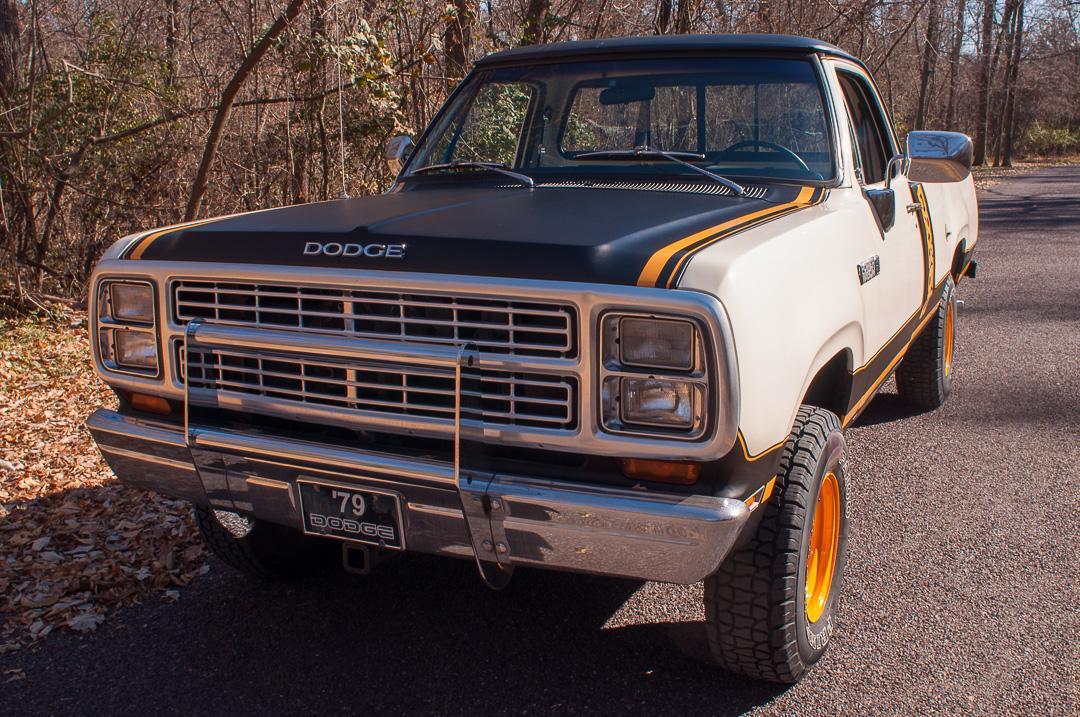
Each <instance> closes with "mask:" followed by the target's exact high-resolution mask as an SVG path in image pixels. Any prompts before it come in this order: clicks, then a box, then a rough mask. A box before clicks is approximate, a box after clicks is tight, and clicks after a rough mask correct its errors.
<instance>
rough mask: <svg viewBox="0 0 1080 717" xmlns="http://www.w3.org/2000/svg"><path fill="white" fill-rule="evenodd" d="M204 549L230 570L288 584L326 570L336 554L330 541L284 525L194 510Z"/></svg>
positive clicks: (229, 514)
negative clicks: (207, 549) (208, 550)
mask: <svg viewBox="0 0 1080 717" xmlns="http://www.w3.org/2000/svg"><path fill="white" fill-rule="evenodd" d="M195 523H196V524H197V525H198V526H199V533H200V534H201V535H202V538H203V541H204V542H205V543H206V546H207V547H208V548H210V550H211V552H213V553H214V555H216V556H217V557H218V558H220V559H221V560H222V562H224V563H226V564H228V565H229V566H230V567H232V568H234V569H236V570H238V571H240V572H242V573H245V574H247V575H251V576H254V577H257V578H261V579H264V580H290V579H295V578H299V577H303V576H306V575H312V574H314V573H317V572H320V571H322V570H324V569H326V568H328V567H329V566H330V565H331V564H332V560H331V557H332V556H333V555H336V554H337V552H336V551H335V550H332V548H337V546H336V545H329V544H328V543H329V541H321V540H318V539H316V538H310V537H308V536H305V535H304V534H302V533H301V532H300V531H298V530H295V529H293V528H287V527H285V526H283V525H277V524H274V523H267V522H266V521H261V520H254V519H251V518H246V517H244V516H241V515H239V514H237V513H231V512H228V511H220V510H214V509H213V508H208V507H205V506H201V505H197V506H195Z"/></svg>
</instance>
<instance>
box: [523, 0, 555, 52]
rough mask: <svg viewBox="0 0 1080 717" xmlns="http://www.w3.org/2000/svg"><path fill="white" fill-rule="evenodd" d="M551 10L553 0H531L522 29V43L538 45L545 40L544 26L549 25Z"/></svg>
mask: <svg viewBox="0 0 1080 717" xmlns="http://www.w3.org/2000/svg"><path fill="white" fill-rule="evenodd" d="M550 10H551V0H529V6H528V7H527V8H526V9H525V22H524V23H523V27H522V31H521V44H522V45H536V44H538V43H541V42H543V41H544V29H545V28H544V26H545V25H547V16H548V12H549V11H550Z"/></svg>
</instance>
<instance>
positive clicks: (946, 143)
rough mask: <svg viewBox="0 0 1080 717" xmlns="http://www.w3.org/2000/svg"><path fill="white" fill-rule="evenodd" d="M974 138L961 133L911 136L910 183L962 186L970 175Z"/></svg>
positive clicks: (920, 133) (909, 137)
mask: <svg viewBox="0 0 1080 717" xmlns="http://www.w3.org/2000/svg"><path fill="white" fill-rule="evenodd" d="M971 157H972V146H971V138H970V137H968V136H967V135H966V134H961V133H960V132H908V136H907V158H908V171H907V175H908V179H910V180H911V181H913V182H930V183H938V182H959V181H961V180H964V179H967V177H968V175H969V174H971Z"/></svg>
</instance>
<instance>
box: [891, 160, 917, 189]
mask: <svg viewBox="0 0 1080 717" xmlns="http://www.w3.org/2000/svg"><path fill="white" fill-rule="evenodd" d="M910 166H911V158H910V157H909V156H908V155H906V154H897V155H893V156H892V157H891V158H890V159H889V162H888V164H886V165H885V189H892V181H893V176H894V174H896V172H894V171H893V169H894V168H895V167H899V168H900V173H903V174H907V173H908V168H909V167H910Z"/></svg>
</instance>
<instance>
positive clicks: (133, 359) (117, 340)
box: [113, 331, 157, 369]
mask: <svg viewBox="0 0 1080 717" xmlns="http://www.w3.org/2000/svg"><path fill="white" fill-rule="evenodd" d="M113 347H114V349H115V352H116V353H115V359H116V363H118V364H119V365H121V366H128V367H130V368H148V369H153V368H157V341H156V340H155V339H154V336H153V334H148V333H145V332H143V331H116V332H115V333H114V334H113Z"/></svg>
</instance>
